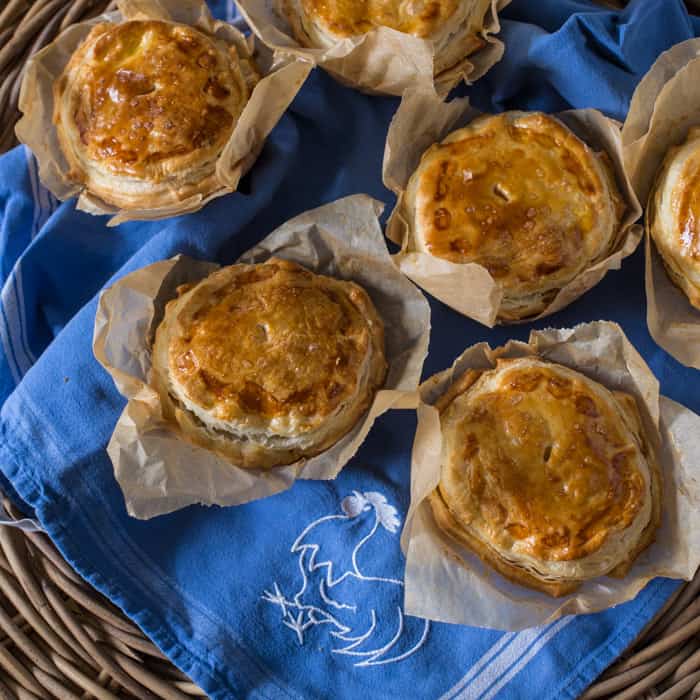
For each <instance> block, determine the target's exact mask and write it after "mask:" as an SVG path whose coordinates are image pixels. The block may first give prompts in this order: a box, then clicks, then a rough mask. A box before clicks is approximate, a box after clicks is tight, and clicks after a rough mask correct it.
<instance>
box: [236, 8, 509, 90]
mask: <svg viewBox="0 0 700 700" xmlns="http://www.w3.org/2000/svg"><path fill="white" fill-rule="evenodd" d="M510 1H511V0H492V2H491V7H490V8H489V10H488V12H487V14H486V17H485V19H484V28H483V30H482V32H481V37H482V38H483V39H484V40H485V41H486V46H484V47H482V48H481V49H479V50H478V51H476V52H475V53H473V54H472V55H471V56H468V57H465V58H464V59H463V60H462V61H460V62H459V63H458V64H456V65H455V66H453V67H452V68H448V69H446V70H444V71H442V72H441V73H439V74H438V75H435V74H434V68H433V60H434V56H435V52H434V50H433V47H432V45H431V43H430V41H428V40H426V39H421V38H419V37H415V36H412V35H411V34H404V33H403V32H398V31H396V30H395V29H390V28H389V27H377V28H376V29H373V30H372V31H370V32H368V33H367V34H363V35H361V36H355V37H349V38H347V39H343V40H341V41H338V42H337V43H336V44H335V45H334V46H333V47H332V48H330V49H310V48H306V47H304V46H302V45H301V44H299V42H298V41H297V40H296V39H295V38H294V33H293V31H292V28H291V27H290V26H289V23H288V22H287V20H286V19H285V18H284V16H283V15H282V13H281V12H280V11H278V8H277V2H276V0H237V2H236V4H237V5H238V9H239V10H240V11H241V14H242V15H243V17H244V18H245V20H246V22H247V23H248V26H249V27H250V28H251V29H252V30H253V31H254V32H255V34H256V35H257V36H258V37H259V38H260V40H261V41H262V42H264V43H265V44H266V45H267V46H268V47H270V48H271V49H272V50H274V51H275V53H276V54H278V55H286V56H294V57H296V58H300V59H303V60H305V61H309V62H310V63H312V64H313V65H315V66H321V68H323V69H324V70H326V71H328V72H329V73H330V74H331V75H333V77H335V78H336V79H337V80H338V81H339V82H341V83H343V84H344V85H349V86H350V87H356V88H360V89H361V90H363V91H364V92H369V93H374V94H384V95H401V94H403V92H404V90H406V89H408V88H410V87H413V86H415V85H416V84H417V83H422V84H424V85H426V86H430V87H432V88H433V89H434V90H435V91H436V92H437V93H438V94H440V95H446V94H447V93H448V92H449V91H450V90H451V89H452V88H453V87H455V85H457V84H458V83H459V82H460V81H461V80H465V81H466V82H468V83H473V82H474V81H475V80H477V79H478V78H480V77H481V76H482V75H484V73H486V72H487V71H488V70H489V68H491V66H493V65H494V64H495V63H497V62H498V61H500V60H501V57H502V56H503V51H504V45H503V43H502V42H501V41H499V40H498V39H497V38H496V37H495V36H494V34H497V33H498V32H499V31H500V28H501V27H500V24H499V22H498V13H499V12H500V11H501V10H502V9H503V8H504V7H505V6H506V5H508V4H509V3H510Z"/></svg>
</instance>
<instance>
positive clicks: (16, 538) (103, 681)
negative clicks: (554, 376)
mask: <svg viewBox="0 0 700 700" xmlns="http://www.w3.org/2000/svg"><path fill="white" fill-rule="evenodd" d="M4 1H5V0H0V4H2V3H3V2H4ZM696 2H697V5H698V6H700V0H696ZM603 4H607V5H609V6H621V5H622V4H623V3H622V2H619V0H607V1H605V2H603ZM109 9H113V3H110V2H109V1H106V0H34V2H31V1H30V0H9V1H8V2H7V4H5V6H4V8H3V9H2V10H0V152H2V151H5V150H8V149H9V148H11V147H12V146H14V145H15V144H16V139H15V136H14V126H15V123H16V121H17V119H18V118H19V113H18V111H17V100H18V97H19V88H20V84H21V79H22V71H23V68H24V65H25V64H26V61H27V58H28V57H29V56H31V55H32V54H33V53H35V52H36V51H38V50H39V49H41V48H42V47H44V46H45V45H46V44H48V43H49V42H50V41H52V40H53V38H54V37H55V36H56V35H57V34H58V33H59V32H60V31H62V30H63V29H65V28H66V27H67V26H68V25H70V24H72V23H74V22H78V21H82V20H85V19H88V18H90V17H94V16H95V15H98V14H100V13H101V12H104V11H106V10H109ZM6 507H7V509H8V511H9V512H10V513H11V514H12V515H13V517H20V514H18V513H17V512H16V511H14V510H13V509H12V507H11V506H10V505H9V504H7V505H6ZM699 592H700V576H696V578H695V580H693V581H692V582H691V583H689V584H687V585H686V586H684V587H683V588H681V589H680V590H679V591H678V593H677V595H676V596H675V597H674V598H673V599H672V600H671V601H669V603H668V604H667V605H666V607H665V608H664V610H663V611H662V613H661V614H660V615H659V616H658V617H657V619H656V620H655V621H654V622H653V623H652V624H650V625H649V626H648V627H647V629H646V630H645V632H644V633H643V634H642V635H641V636H640V638H639V639H638V640H637V641H636V642H635V643H634V645H633V646H632V647H631V648H630V649H629V650H628V651H627V652H626V653H625V654H624V655H623V657H622V659H621V660H619V661H618V662H617V663H615V664H614V665H613V666H612V667H611V668H610V669H608V670H607V671H606V672H605V673H604V674H603V675H602V676H601V678H600V679H599V680H598V681H597V682H596V683H595V685H594V686H593V687H591V688H590V689H589V690H588V691H587V692H586V693H585V694H584V696H583V698H585V699H586V700H593V698H617V700H632V699H633V698H634V699H637V698H642V699H644V698H659V699H660V700H673V699H675V698H700V636H699V635H698V633H699V632H700V596H699V595H698V593H699ZM194 697H197V698H199V697H204V693H203V692H202V691H201V690H200V689H199V688H197V686H195V685H194V684H193V683H192V682H191V681H190V680H189V679H188V678H186V677H185V676H184V675H183V674H182V673H180V672H179V671H178V670H177V669H175V668H174V667H173V666H172V665H171V664H170V663H169V662H168V661H167V659H165V658H164V657H163V655H162V654H161V653H160V652H159V651H158V649H156V647H155V646H154V645H153V644H152V643H151V642H150V641H149V640H148V639H147V638H146V637H144V635H143V634H142V633H141V631H140V630H139V629H138V628H137V627H136V626H135V625H134V624H133V623H131V622H129V621H128V620H127V619H126V618H125V616H124V615H123V613H121V612H120V611H119V610H118V609H117V608H115V607H114V606H113V605H112V604H111V603H110V602H109V601H108V600H106V599H105V598H104V597H102V596H101V595H100V594H99V593H97V592H96V591H95V590H93V589H92V588H91V587H90V586H89V585H88V584H86V583H85V582H84V581H83V580H82V579H80V578H79V577H78V576H77V575H76V574H75V573H74V572H73V571H72V569H71V568H70V567H69V566H68V564H66V562H65V561H64V560H63V558H62V557H61V555H60V554H59V552H58V551H57V550H56V549H55V547H54V546H53V544H52V543H51V541H50V540H49V539H48V537H47V536H46V535H44V534H41V533H36V532H25V531H22V530H18V529H15V528H11V527H2V526H0V700H10V699H12V700H15V699H18V700H49V699H51V698H57V699H59V700H73V699H75V698H86V699H87V698H98V699H99V700H114V699H116V698H144V699H145V698H149V699H151V698H164V699H168V700H170V699H173V700H187V699H188V698H194Z"/></svg>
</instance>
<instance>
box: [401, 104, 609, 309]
mask: <svg viewBox="0 0 700 700" xmlns="http://www.w3.org/2000/svg"><path fill="white" fill-rule="evenodd" d="M596 158H597V156H596V155H595V154H594V153H593V152H592V151H591V150H590V149H589V148H588V147H587V146H586V145H585V144H584V143H583V142H582V141H580V140H579V139H578V138H577V137H576V136H575V135H574V134H573V133H572V132H571V131H569V129H567V128H566V127H565V126H564V125H563V124H561V123H560V122H558V121H557V120H556V119H554V118H551V117H549V116H547V115H544V114H540V113H529V114H528V113H505V114H502V115H498V116H494V117H487V118H482V119H480V120H477V121H476V122H474V123H473V124H472V125H470V126H469V127H467V128H465V129H461V130H459V131H456V132H454V133H453V134H451V135H450V136H449V137H448V138H447V139H445V141H443V142H442V143H441V144H436V145H435V146H433V147H432V148H431V149H429V150H428V151H427V152H426V154H425V155H424V156H423V160H422V161H421V165H420V167H419V169H418V171H416V174H415V175H414V177H416V178H418V179H417V181H416V183H415V190H414V191H415V198H416V201H415V227H416V230H417V232H418V235H419V236H420V237H421V238H422V241H423V246H424V248H425V250H426V251H427V252H428V253H430V254H432V255H434V256H436V257H440V258H444V259H447V260H450V261H451V262H455V263H469V262H476V263H479V264H481V265H483V266H484V267H485V268H486V269H487V270H488V271H489V272H490V274H491V275H492V277H493V278H494V279H495V280H497V281H498V282H499V283H500V284H501V285H502V287H503V288H504V290H506V292H507V293H511V294H516V293H519V294H523V295H526V294H532V293H537V292H541V291H542V289H543V280H550V282H551V284H552V286H556V285H557V284H559V285H561V284H564V283H566V282H567V281H569V280H570V279H572V278H573V277H574V276H575V275H576V274H577V273H578V272H579V271H580V269H581V268H582V267H583V266H586V264H587V262H588V261H590V260H591V259H593V258H595V257H596V256H597V255H599V254H600V253H601V251H604V250H607V247H608V244H609V239H610V238H611V237H612V235H613V234H614V233H616V230H617V229H616V226H617V219H616V218H615V217H614V215H613V216H611V213H610V212H613V211H616V210H615V208H614V207H613V208H611V193H610V190H609V189H608V183H607V181H606V180H605V178H604V173H603V171H602V169H601V166H600V163H599V162H598V161H597V160H596ZM546 287H547V283H545V284H544V288H545V290H546Z"/></svg>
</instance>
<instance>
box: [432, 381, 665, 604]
mask: <svg viewBox="0 0 700 700" xmlns="http://www.w3.org/2000/svg"><path fill="white" fill-rule="evenodd" d="M488 371H489V369H484V370H467V371H466V372H465V373H464V374H463V375H462V376H461V377H459V378H458V379H457V380H456V381H455V382H453V383H452V384H451V385H450V386H449V387H448V388H447V390H446V391H445V393H444V394H442V395H441V396H440V397H439V399H438V400H437V401H436V402H435V404H434V405H435V408H436V409H437V410H438V411H439V412H440V413H442V412H443V411H444V410H445V409H446V408H447V407H448V406H449V405H450V404H451V403H452V401H453V400H454V399H455V398H456V397H457V396H459V395H460V394H463V393H464V392H466V391H468V390H469V388H470V387H471V386H472V385H473V384H474V383H475V382H476V381H477V380H478V379H479V377H480V376H481V375H482V374H483V373H484V372H488ZM591 381H594V380H591ZM610 393H611V394H612V396H613V398H614V400H615V403H616V405H617V407H618V408H619V410H620V417H621V418H622V419H623V421H624V422H625V425H626V426H627V427H628V428H629V430H630V431H631V432H632V434H633V435H634V437H635V438H636V439H637V441H638V445H639V448H640V451H641V453H642V455H643V456H644V457H645V459H646V463H647V465H648V468H649V485H650V491H651V504H650V505H651V512H650V517H649V521H648V522H647V524H646V526H645V527H644V529H643V530H642V532H641V533H640V535H639V539H638V540H637V542H636V543H635V545H634V546H633V547H632V548H631V549H630V551H629V552H627V554H626V556H625V558H624V559H622V560H621V561H619V562H618V563H617V565H616V566H615V567H614V568H613V569H611V570H610V571H608V572H607V573H606V574H604V575H606V576H611V577H613V578H624V577H625V576H626V575H627V573H628V572H629V570H630V569H631V567H632V566H633V564H634V562H635V560H636V559H637V557H638V556H639V555H640V554H641V553H642V552H643V551H644V550H645V549H646V548H647V547H648V546H649V545H650V544H652V542H654V539H655V537H656V531H657V529H658V528H659V526H660V524H661V517H662V512H661V511H662V498H663V475H662V473H661V468H660V465H659V462H658V458H657V446H656V444H655V442H656V441H655V440H654V439H653V438H650V437H649V436H648V435H647V432H646V431H645V428H644V421H643V419H642V417H641V414H640V412H639V408H638V406H637V402H636V400H635V399H634V397H632V396H631V395H630V394H627V393H625V392H620V391H611V392H610ZM427 500H428V503H429V505H430V509H431V512H432V517H433V521H434V523H435V525H436V527H437V528H438V530H440V531H441V532H442V533H444V534H445V535H446V536H448V537H449V538H450V539H452V540H453V541H455V542H456V543H457V544H459V545H462V546H464V547H466V548H467V549H469V550H470V551H471V552H473V553H474V554H475V555H476V556H477V557H479V559H480V560H481V561H482V562H484V563H485V564H486V565H487V566H489V567H491V568H492V569H494V570H495V571H497V572H498V573H499V574H501V575H502V576H503V577H504V578H506V579H508V580H509V581H511V582H513V583H516V584H519V585H521V586H525V587H527V588H530V589H533V590H536V591H540V592H542V593H546V594H547V595H549V596H552V597H555V598H558V597H561V596H565V595H568V594H570V593H574V592H575V591H576V590H577V589H578V588H580V586H581V585H582V584H583V583H585V582H587V581H590V580H596V579H597V578H600V577H599V576H596V577H593V578H582V579H577V580H563V581H549V580H543V579H542V578H539V577H537V576H534V575H533V574H531V573H529V572H528V571H527V570H526V569H524V568H522V567H520V566H516V565H515V564H512V563H510V562H508V561H506V560H505V559H504V558H503V557H502V556H501V555H500V554H499V553H498V552H497V551H496V550H495V549H493V548H492V547H490V546H489V545H488V544H487V543H486V542H484V541H483V540H481V539H480V538H478V537H476V536H475V535H473V534H472V533H471V532H469V531H468V530H466V529H464V528H462V527H461V525H460V524H459V522H458V521H457V519H456V518H455V517H454V516H453V514H452V512H451V511H450V509H449V507H448V505H447V503H446V502H445V500H444V498H443V496H442V494H441V493H440V485H439V484H438V486H437V487H436V488H435V489H434V490H433V491H431V492H430V493H429V494H428V496H427ZM457 559H458V561H460V563H464V562H463V561H462V559H461V557H459V556H457Z"/></svg>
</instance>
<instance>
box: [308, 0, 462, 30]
mask: <svg viewBox="0 0 700 700" xmlns="http://www.w3.org/2000/svg"><path fill="white" fill-rule="evenodd" d="M301 1H302V7H303V8H304V12H305V13H306V14H307V15H308V16H309V17H313V18H314V19H316V20H318V21H320V22H322V23H323V24H324V25H325V27H326V28H327V29H328V31H330V32H331V33H332V34H335V35H336V36H342V37H349V36H355V35H358V34H365V33H366V32H368V31H370V30H371V29H373V28H375V27H378V26H384V27H390V28H391V29H396V30H397V31H399V32H404V33H406V34H413V35H415V36H418V37H428V36H430V35H431V34H434V33H435V32H436V31H438V30H439V29H440V28H441V27H442V26H443V25H444V24H445V23H446V22H447V21H448V20H449V19H450V18H451V17H452V15H454V14H455V12H456V10H457V8H458V7H459V4H460V3H459V2H458V0H301Z"/></svg>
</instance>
